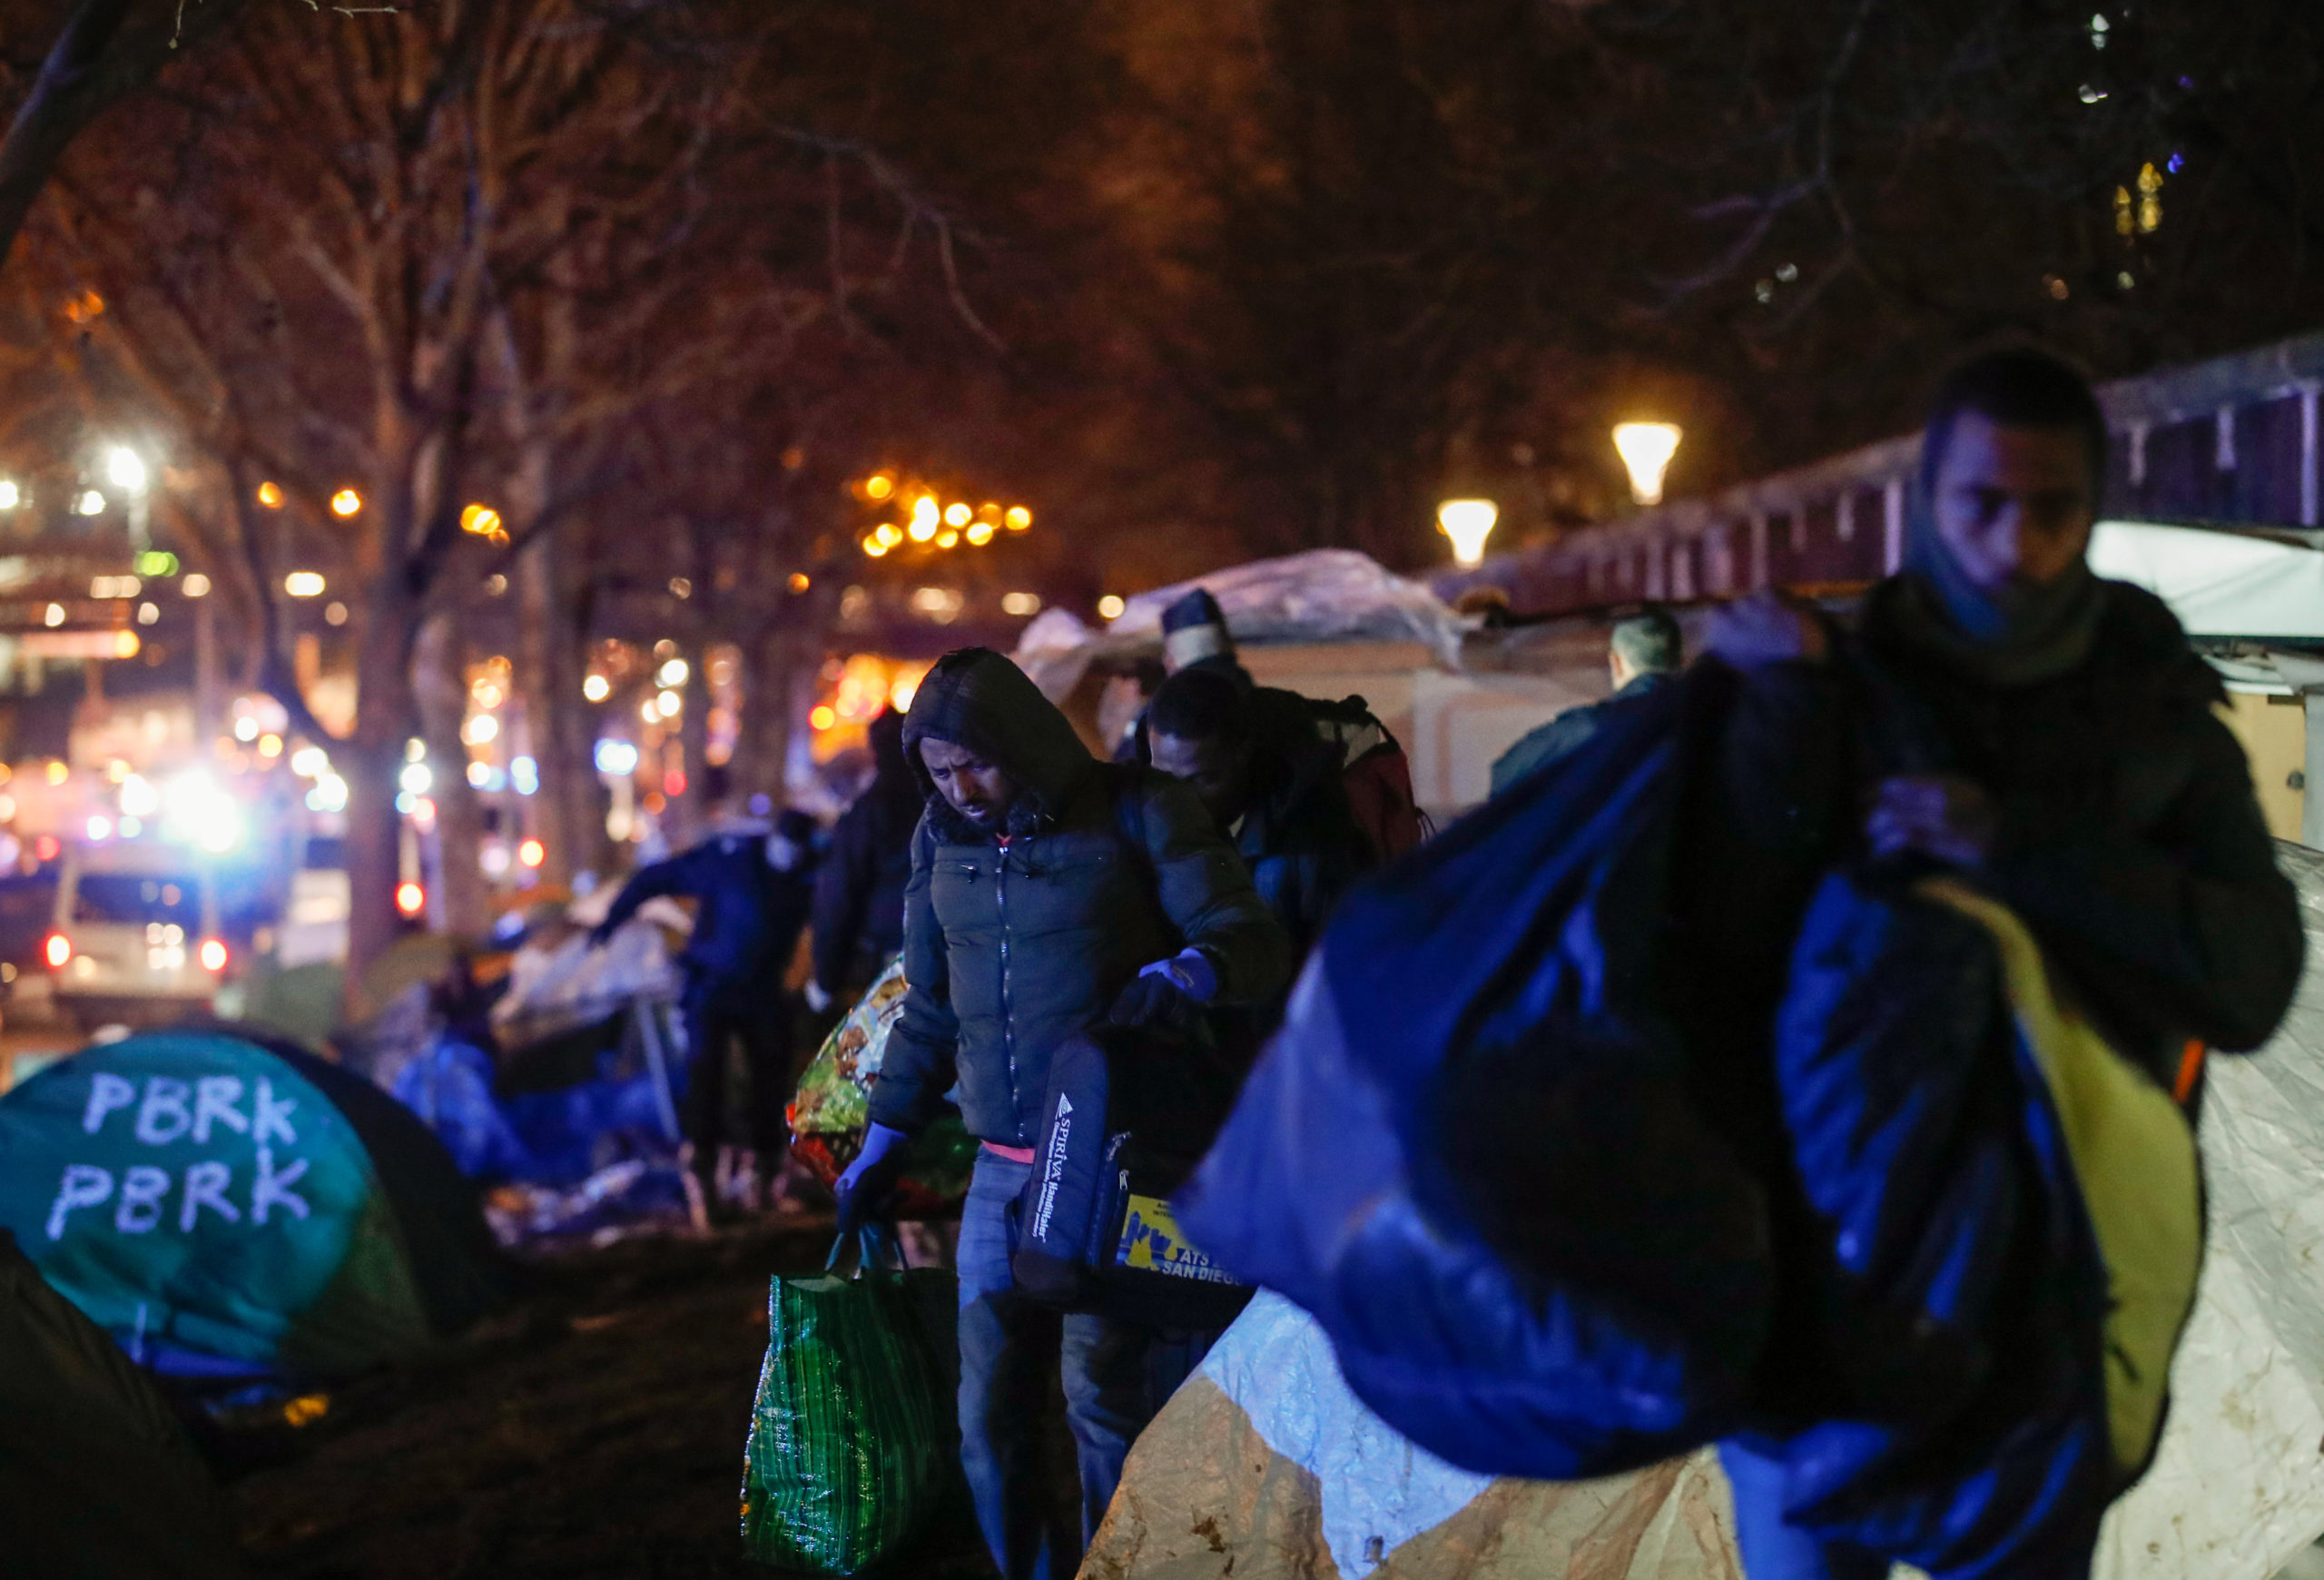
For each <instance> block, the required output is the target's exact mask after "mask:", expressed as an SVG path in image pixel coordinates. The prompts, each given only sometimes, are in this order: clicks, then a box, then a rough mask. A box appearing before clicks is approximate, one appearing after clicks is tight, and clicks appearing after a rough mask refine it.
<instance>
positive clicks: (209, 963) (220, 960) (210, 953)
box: [196, 938, 226, 971]
mask: <svg viewBox="0 0 2324 1580" xmlns="http://www.w3.org/2000/svg"><path fill="white" fill-rule="evenodd" d="M196 953H197V954H198V956H199V958H200V959H201V961H202V970H204V971H223V970H225V969H226V946H225V945H224V944H223V943H220V942H219V941H218V940H217V939H215V938H205V939H203V940H202V948H201V949H200V950H199V951H197V952H196Z"/></svg>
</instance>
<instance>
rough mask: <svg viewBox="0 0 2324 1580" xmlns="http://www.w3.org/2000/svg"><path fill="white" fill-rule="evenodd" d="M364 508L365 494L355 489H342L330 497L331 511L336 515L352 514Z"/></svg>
mask: <svg viewBox="0 0 2324 1580" xmlns="http://www.w3.org/2000/svg"><path fill="white" fill-rule="evenodd" d="M362 508H363V496H362V495H360V494H359V493H357V492H356V491H355V490H354V489H340V491H339V492H337V493H336V494H333V495H332V496H331V497H330V513H331V514H332V515H334V516H340V517H345V516H352V515H354V514H355V512H356V511H358V510H360V509H362Z"/></svg>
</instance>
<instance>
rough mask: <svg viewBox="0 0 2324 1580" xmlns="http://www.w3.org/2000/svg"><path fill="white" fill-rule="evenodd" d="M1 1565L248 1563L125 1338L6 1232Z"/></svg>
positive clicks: (107, 1568) (0, 1381)
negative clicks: (53, 1280) (84, 1309)
mask: <svg viewBox="0 0 2324 1580" xmlns="http://www.w3.org/2000/svg"><path fill="white" fill-rule="evenodd" d="M0 1422H5V1423H6V1427H5V1430H0V1554H5V1561H0V1569H5V1571H6V1572H7V1573H8V1574H11V1575H44V1576H51V1577H54V1580H64V1577H66V1576H79V1575H86V1576H90V1577H91V1580H95V1577H97V1576H104V1577H105V1580H145V1577H148V1576H151V1577H153V1580H162V1577H164V1576H166V1577H168V1580H181V1577H182V1580H207V1577H209V1576H213V1575H240V1574H241V1573H242V1572H243V1570H242V1565H241V1559H240V1558H239V1557H238V1556H237V1555H236V1554H235V1549H234V1544H233V1537H232V1535H231V1530H230V1528H229V1526H228V1523H227V1520H226V1516H225V1511H224V1509H223V1506H222V1504H221V1503H220V1500H219V1498H218V1496H217V1492H216V1489H215V1488H214V1487H213V1486H212V1485H211V1480H210V1474H209V1472H208V1471H207V1470H206V1469H204V1468H203V1466H202V1461H201V1459H200V1458H199V1457H197V1456H196V1455H195V1453H194V1449H193V1445H192V1442H191V1441H190V1440H189V1439H188V1438H187V1437H186V1435H185V1432H184V1430H183V1429H182V1427H179V1425H178V1422H177V1419H176V1417H173V1416H172V1415H171V1413H170V1409H169V1407H168V1406H167V1405H166V1404H164V1403H163V1402H162V1397H161V1396H160V1395H159V1394H157V1393H155V1392H154V1391H153V1384H152V1383H150V1382H148V1381H147V1380H146V1379H145V1378H144V1376H143V1374H142V1373H140V1372H139V1371H138V1369H137V1368H135V1367H134V1366H132V1365H131V1364H130V1361H129V1358H128V1357H127V1356H125V1355H123V1353H122V1352H121V1348H120V1346H118V1345H116V1344H114V1343H113V1340H112V1339H111V1338H107V1337H106V1336H105V1334H104V1332H103V1329H101V1328H98V1327H97V1326H96V1325H95V1324H94V1323H93V1322H91V1321H90V1320H89V1319H88V1318H86V1317H84V1316H83V1315H82V1314H81V1313H80V1312H79V1311H78V1310H77V1309H75V1308H74V1305H73V1303H72V1302H71V1301H69V1300H67V1299H64V1297H63V1296H61V1295H59V1294H58V1293H57V1292H56V1291H55V1290H54V1289H50V1288H49V1287H48V1285H47V1284H46V1283H45V1282H44V1281H43V1280H42V1279H41V1276H40V1274H39V1273H38V1272H37V1271H36V1270H34V1267H33V1265H32V1263H31V1262H29V1261H27V1260H26V1259H25V1256H24V1253H23V1252H22V1251H20V1250H19V1249H17V1248H16V1246H15V1242H14V1241H13V1240H12V1239H10V1238H9V1237H8V1236H7V1235H6V1234H5V1233H0Z"/></svg>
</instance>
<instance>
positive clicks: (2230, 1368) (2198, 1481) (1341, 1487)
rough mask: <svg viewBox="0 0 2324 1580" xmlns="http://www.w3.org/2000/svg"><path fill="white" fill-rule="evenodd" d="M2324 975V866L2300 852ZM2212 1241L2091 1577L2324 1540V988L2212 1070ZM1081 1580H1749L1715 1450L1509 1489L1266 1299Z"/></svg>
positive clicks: (2288, 1550) (1110, 1522)
mask: <svg viewBox="0 0 2324 1580" xmlns="http://www.w3.org/2000/svg"><path fill="white" fill-rule="evenodd" d="M2278 852H2279V854H2280V858H2281V860H2282V861H2283V863H2284V865H2285V869H2286V870H2287V871H2288V872H2289V873H2290V874H2291V875H2292V876H2293V877H2294V878H2295V880H2296V881H2297V882H2298V883H2299V891H2300V902H2301V905H2302V908H2303V910H2304V912H2305V913H2306V915H2307V917H2308V926H2309V944H2310V950H2311V953H2319V954H2324V854H2320V853H2318V852H2315V851H2311V850H2308V849H2305V848H2303V847H2300V846H2297V845H2289V844H2282V845H2279V846H2278ZM2202 1149H2203V1160H2204V1165H2205V1169H2206V1172H2207V1175H2208V1179H2209V1183H2210V1209H2211V1244H2210V1249H2209V1254H2208V1256H2207V1258H2206V1259H2205V1262H2204V1265H2203V1276H2202V1287H2201V1294H2200V1296H2199V1298H2198V1299H2197V1303H2196V1308H2195V1315H2194V1319H2193V1321H2192V1322H2191V1324H2190V1326H2189V1328H2188V1330H2187V1337H2186V1339H2185V1341H2184V1342H2183V1343H2182V1344H2181V1346H2180V1349H2179V1355H2178V1358H2177V1360H2176V1361H2175V1363H2174V1364H2173V1367H2172V1370H2171V1381H2172V1388H2173V1395H2174V1397H2173V1399H2172V1405H2171V1417H2170V1422H2169V1425H2168V1426H2167V1427H2165V1429H2164V1432H2163V1438H2162V1449H2161V1452H2160V1453H2159V1454H2158V1455H2157V1456H2156V1458H2155V1463H2154V1467H2153V1468H2152V1470H2151V1471H2150V1472H2149V1473H2148V1474H2147V1476H2146V1477H2145V1479H2144V1480H2142V1482H2141V1483H2140V1484H2139V1485H2138V1486H2137V1487H2135V1488H2134V1489H2132V1492H2131V1494H2130V1495H2129V1496H2127V1497H2125V1498H2123V1499H2122V1502H2121V1503H2120V1504H2118V1505H2116V1506H2115V1508H2114V1510H2113V1512H2112V1514H2111V1515H2110V1516H2108V1518H2107V1523H2106V1528H2105V1532H2104V1535H2103V1537H2102V1545H2101V1550H2100V1553H2099V1557H2098V1564H2097V1567H2096V1571H2095V1573H2096V1575H2097V1580H2268V1577H2269V1576H2270V1575H2274V1574H2275V1573H2276V1572H2277V1571H2278V1570H2279V1569H2280V1567H2281V1566H2282V1565H2284V1564H2285V1563H2286V1562H2287V1561H2288V1560H2290V1558H2291V1557H2292V1556H2293V1555H2295V1554H2296V1553H2298V1552H2299V1551H2300V1550H2301V1549H2302V1548H2304V1547H2306V1546H2308V1545H2309V1543H2310V1542H2312V1541H2313V1540H2315V1538H2316V1537H2317V1536H2318V1534H2319V1532H2324V1455H2319V1450H2318V1445H2319V1442H2324V1192H2319V1190H2317V1188H2316V1182H2317V1180H2319V1178H2324V973H2315V974H2311V975H2310V977H2309V979H2308V980H2307V981H2306V982H2305V983H2303V984H2302V986H2301V989H2300V993H2299V1000H2298V1002H2296V1003H2295V1004H2294V1006H2293V1009H2292V1012H2291V1014H2290V1018H2289V1019H2288V1020H2287V1022H2285V1025H2284V1027H2283V1030H2282V1031H2280V1032H2278V1033H2277V1035H2276V1038H2275V1040H2274V1041H2273V1042H2270V1043H2269V1044H2268V1046H2267V1048H2266V1049H2265V1050H2264V1051H2262V1052H2260V1053H2258V1054H2256V1055H2253V1056H2252V1057H2250V1058H2248V1059H2220V1060H2216V1061H2214V1062H2212V1065H2211V1081H2210V1091H2209V1092H2208V1094H2207V1096H2206V1099H2205V1103H2204V1109H2203V1124H2202ZM1082 1575H1083V1576H1084V1580H1226V1576H1227V1575H1233V1576H1234V1577H1235V1580H1370V1577H1373V1576H1380V1577H1382V1580H1386V1577H1387V1576H1393V1577H1394V1580H1535V1577H1536V1576H1540V1575H1561V1576H1564V1577H1565V1580H1739V1575H1740V1568H1739V1565H1738V1561H1737V1558H1736V1555H1735V1550H1734V1540H1733V1516H1732V1513H1731V1510H1730V1506H1729V1504H1728V1492H1727V1486H1726V1483H1725V1480H1724V1479H1723V1477H1721V1476H1720V1475H1719V1473H1718V1466H1717V1462H1716V1459H1715V1457H1713V1456H1711V1455H1710V1454H1709V1452H1708V1451H1706V1452H1705V1453H1702V1454H1698V1455H1696V1456H1694V1457H1691V1458H1689V1459H1685V1460H1679V1461H1674V1462H1672V1463H1670V1464H1667V1465H1660V1466H1653V1467H1651V1468H1649V1469H1647V1470H1643V1471H1640V1472H1638V1473H1636V1474H1635V1475H1631V1476H1614V1477H1610V1478H1609V1479H1607V1480H1604V1481H1595V1482H1583V1483H1578V1484H1573V1485H1570V1486H1567V1485H1558V1484H1553V1483H1546V1482H1519V1481H1494V1480H1491V1479H1489V1478H1487V1477H1485V1476H1472V1475H1471V1474H1469V1473H1467V1472H1465V1471H1461V1470H1456V1469H1454V1468H1453V1467H1452V1466H1449V1465H1446V1464H1444V1463H1443V1462H1442V1461H1440V1460H1438V1459H1435V1458H1433V1457H1431V1456H1430V1455H1428V1454H1425V1453H1423V1451H1421V1450H1420V1449H1418V1448H1416V1447H1413V1445H1412V1444H1411V1443H1410V1442H1408V1441H1406V1440H1405V1439H1404V1438H1403V1437H1398V1436H1397V1435H1396V1434H1395V1433H1394V1432H1393V1431H1391V1430H1390V1429H1389V1428H1388V1427H1386V1426H1385V1425H1384V1424H1383V1423H1382V1422H1381V1421H1380V1420H1379V1418H1378V1417H1375V1416H1374V1415H1373V1414H1372V1413H1371V1412H1370V1411H1369V1410H1366V1409H1365V1408H1364V1407H1363V1406H1362V1405H1361V1404H1359V1403H1358V1402H1357V1401H1356V1399H1355V1397H1354V1395H1353V1394H1351V1393H1349V1392H1348V1390H1347V1387H1346V1385H1345V1384H1344V1383H1343V1382H1342V1381H1341V1380H1340V1376H1339V1369H1338V1367H1337V1365H1336V1363H1335V1362H1334V1360H1333V1358H1332V1351H1331V1345H1330V1342H1329V1341H1328V1340H1326V1339H1325V1338H1324V1336H1323V1333H1322V1330H1321V1329H1319V1328H1316V1327H1315V1324H1314V1323H1313V1322H1311V1321H1309V1320H1308V1318H1306V1316H1305V1314H1304V1313H1302V1312H1300V1311H1299V1310H1298V1309H1297V1308H1295V1307H1293V1306H1291V1305H1290V1304H1289V1303H1287V1302H1285V1301H1284V1300H1282V1299H1277V1298H1275V1297H1274V1296H1270V1295H1265V1294H1263V1295H1261V1296H1260V1297H1259V1298H1258V1299H1256V1300H1254V1301H1253V1302H1252V1303H1251V1306H1250V1308H1249V1309H1247V1310H1246V1311H1245V1312H1244V1314H1243V1316H1242V1318H1241V1319H1240V1320H1238V1321H1237V1322H1236V1324H1235V1326H1234V1327H1232V1328H1228V1329H1227V1331H1226V1336H1225V1337H1224V1338H1221V1339H1220V1340H1219V1342H1218V1344H1217V1346H1216V1348H1214V1349H1213V1350H1212V1351H1211V1353H1210V1356H1209V1358H1208V1359H1206V1361H1205V1362H1204V1364H1203V1366H1202V1368H1201V1369H1200V1370H1199V1371H1197V1372H1196V1375H1195V1377H1194V1378H1192V1379H1191V1380H1190V1381H1189V1382H1188V1383H1187V1386H1186V1387H1183V1388H1181V1389H1180V1390H1179V1391H1178V1393H1177V1396H1176V1397H1173V1398H1172V1399H1171V1401H1170V1403H1169V1404H1168V1406H1167V1407H1165V1408H1164V1410H1163V1412H1162V1414H1161V1415H1160V1416H1159V1417H1157V1418H1156V1420H1155V1422H1154V1424H1153V1425H1152V1426H1151V1427H1148V1428H1147V1431H1146V1434H1145V1436H1143V1437H1140V1438H1139V1439H1138V1444H1137V1448H1136V1449H1135V1450H1133V1451H1132V1453H1131V1455H1130V1460H1129V1466H1128V1471H1127V1473H1126V1474H1125V1475H1124V1476H1123V1479H1122V1486H1121V1490H1120V1492H1119V1493H1118V1495H1117V1496H1116V1497H1115V1500H1114V1504H1113V1507H1112V1508H1111V1509H1110V1510H1109V1511H1108V1514H1107V1516H1106V1523H1105V1524H1104V1526H1101V1527H1100V1528H1099V1530H1098V1536H1097V1540H1096V1541H1095V1542H1094V1543H1093V1544H1092V1545H1091V1547H1090V1552H1089V1557H1088V1562H1087V1563H1086V1564H1085V1565H1084V1566H1083V1568H1082Z"/></svg>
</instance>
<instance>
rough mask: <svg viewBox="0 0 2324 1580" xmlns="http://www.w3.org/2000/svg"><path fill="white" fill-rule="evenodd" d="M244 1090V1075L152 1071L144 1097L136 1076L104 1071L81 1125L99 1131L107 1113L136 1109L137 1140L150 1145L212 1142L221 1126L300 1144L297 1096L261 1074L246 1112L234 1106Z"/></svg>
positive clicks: (93, 1082)
mask: <svg viewBox="0 0 2324 1580" xmlns="http://www.w3.org/2000/svg"><path fill="white" fill-rule="evenodd" d="M242 1090H243V1088H242V1079H241V1076H239V1075H205V1076H203V1077H202V1078H201V1079H200V1080H199V1081H180V1080H179V1079H178V1078H177V1077H175V1076H173V1075H149V1076H147V1077H146V1078H145V1091H144V1094H143V1101H140V1098H139V1094H138V1091H137V1083H136V1082H135V1081H130V1080H127V1079H126V1078H124V1077H123V1076H119V1075H114V1074H113V1073H111V1072H110V1071H101V1072H99V1073H98V1074H97V1075H95V1076H94V1077H92V1078H91V1079H90V1081H89V1101H87V1103H86V1104H84V1106H83V1107H82V1110H81V1129H82V1131H84V1132H85V1133H86V1134H89V1135H93V1136H94V1135H95V1134H96V1133H97V1131H98V1130H99V1128H100V1127H102V1126H103V1124H104V1122H105V1119H106V1116H107V1115H109V1114H113V1113H115V1112H125V1111H128V1110H129V1109H131V1108H134V1109H136V1111H137V1118H136V1121H135V1131H136V1135H137V1139H138V1140H139V1141H143V1142H144V1143H145V1144H146V1145H147V1146H149V1147H166V1146H168V1145H169V1144H170V1143H171V1142H172V1141H179V1140H182V1139H189V1138H190V1139H191V1140H192V1141H194V1142H196V1143H197V1144H201V1145H207V1144H208V1142H209V1141H210V1137H211V1134H212V1131H214V1130H215V1129H217V1128H218V1127H220V1126H223V1127H224V1128H225V1129H227V1130H230V1131H233V1132H234V1133H235V1134H236V1135H247V1136H249V1137H250V1138H251V1140H252V1141H258V1142H261V1143H263V1142H265V1141H270V1140H274V1139H278V1138H279V1139H280V1140H281V1141H285V1142H288V1143H291V1144H294V1145H295V1144H296V1143H297V1141H298V1140H299V1132H298V1131H294V1130H292V1129H291V1110H293V1109H295V1108H297V1107H298V1106H299V1104H298V1102H297V1101H296V1100H295V1099H291V1098H279V1097H276V1096H275V1095H274V1083H273V1082H272V1081H269V1080H267V1078H266V1077H265V1076H263V1075H261V1076H260V1077H259V1078H258V1090H257V1091H256V1093H255V1094H254V1096H253V1100H252V1102H251V1111H250V1112H249V1113H247V1114H245V1113H244V1112H243V1111H241V1109H240V1108H237V1107H236V1106H235V1105H236V1104H237V1103H239V1102H241V1101H242Z"/></svg>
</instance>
